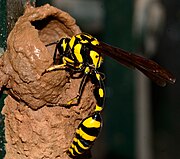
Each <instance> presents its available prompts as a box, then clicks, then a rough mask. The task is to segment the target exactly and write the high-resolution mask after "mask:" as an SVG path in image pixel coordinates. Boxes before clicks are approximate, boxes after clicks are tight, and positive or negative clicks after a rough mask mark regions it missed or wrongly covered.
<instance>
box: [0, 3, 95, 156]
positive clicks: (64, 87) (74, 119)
mask: <svg viewBox="0 0 180 159" xmlns="http://www.w3.org/2000/svg"><path fill="white" fill-rule="evenodd" d="M80 32H81V31H80V29H79V27H78V26H77V25H76V23H75V20H74V19H73V18H72V17H71V16H70V15H69V14H68V13H66V12H63V11H61V10H59V9H57V8H54V7H52V6H50V5H44V6H42V7H39V8H34V7H31V6H30V7H27V8H26V10H25V13H24V15H23V16H21V17H20V18H19V19H18V21H17V22H16V24H15V27H14V29H13V30H12V31H11V33H10V35H9V37H8V40H7V50H6V52H5V53H4V54H3V56H2V57H1V58H0V77H1V80H0V88H1V90H6V92H7V94H8V96H7V98H6V99H5V106H4V108H3V111H2V113H3V114H4V115H5V137H6V141H7V143H6V156H5V159H12V158H13V159H26V158H27V159H41V158H43V159H55V158H57V159H67V158H69V157H68V156H67V155H66V153H65V152H66V150H67V149H68V148H69V146H70V143H71V141H72V139H73V137H74V132H75V129H76V128H77V126H78V124H79V123H80V121H81V120H82V119H83V118H85V117H86V116H88V115H89V114H90V113H91V112H92V111H93V109H94V107H95V99H94V96H93V85H92V84H91V82H90V81H89V82H87V84H86V86H85V89H84V91H83V94H82V97H81V100H80V104H79V105H78V106H73V107H70V108H65V107H60V106H56V107H48V106H47V103H51V104H57V103H66V102H67V101H69V100H70V99H72V98H73V97H75V96H76V94H77V92H78V88H79V84H80V81H81V78H75V79H72V78H70V75H69V73H68V72H66V71H65V70H57V71H52V72H48V73H45V74H43V72H44V71H45V69H47V68H48V67H50V66H51V65H52V64H53V53H54V46H50V47H45V45H46V44H48V43H50V42H53V41H56V40H58V39H60V38H62V37H72V36H73V35H75V34H77V33H80ZM42 74H43V75H42Z"/></svg>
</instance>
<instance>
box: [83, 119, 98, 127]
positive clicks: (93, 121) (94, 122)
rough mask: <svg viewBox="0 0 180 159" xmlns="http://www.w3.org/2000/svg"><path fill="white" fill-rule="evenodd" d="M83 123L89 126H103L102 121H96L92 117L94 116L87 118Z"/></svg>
mask: <svg viewBox="0 0 180 159" xmlns="http://www.w3.org/2000/svg"><path fill="white" fill-rule="evenodd" d="M83 125H84V126H85V127H87V128H92V127H94V128H99V127H100V126H101V123H100V122H99V121H96V120H94V119H92V117H90V118H87V119H86V120H85V121H84V122H83Z"/></svg>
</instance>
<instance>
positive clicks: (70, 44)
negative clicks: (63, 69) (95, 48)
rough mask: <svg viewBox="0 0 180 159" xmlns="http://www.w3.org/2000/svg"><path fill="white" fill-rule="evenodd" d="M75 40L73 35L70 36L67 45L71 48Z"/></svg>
mask: <svg viewBox="0 0 180 159" xmlns="http://www.w3.org/2000/svg"><path fill="white" fill-rule="evenodd" d="M75 40H76V38H75V37H74V36H73V37H72V38H71V40H70V42H69V46H70V48H71V49H72V48H73V46H74V42H75Z"/></svg>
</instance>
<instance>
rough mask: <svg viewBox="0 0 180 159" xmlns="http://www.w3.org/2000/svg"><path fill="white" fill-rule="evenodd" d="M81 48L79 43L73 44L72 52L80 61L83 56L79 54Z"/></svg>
mask: <svg viewBox="0 0 180 159" xmlns="http://www.w3.org/2000/svg"><path fill="white" fill-rule="evenodd" d="M81 48H82V45H81V44H76V45H75V46H74V54H75V56H76V58H77V60H78V61H79V62H80V63H82V62H83V58H82V56H81Z"/></svg>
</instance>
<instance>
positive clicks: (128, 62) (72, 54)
mask: <svg viewBox="0 0 180 159" xmlns="http://www.w3.org/2000/svg"><path fill="white" fill-rule="evenodd" d="M53 44H55V45H56V47H55V51H54V64H55V65H53V66H52V67H50V68H48V69H47V70H46V72H48V71H53V70H55V69H62V68H68V69H70V70H73V71H75V72H81V73H83V77H82V80H81V83H80V86H79V91H78V93H77V96H76V97H75V98H73V99H72V100H70V101H69V102H68V103H67V105H71V104H72V103H73V102H74V101H77V102H79V100H80V97H81V95H82V91H83V87H84V85H85V83H86V79H87V77H91V80H92V81H93V82H94V84H95V89H94V95H95V98H96V107H95V110H94V112H93V114H91V115H90V116H88V117H86V118H85V119H83V120H82V121H81V123H80V124H79V126H78V128H77V130H76V134H75V137H74V139H73V141H72V144H71V146H70V148H69V150H68V151H67V153H68V154H69V155H70V156H72V157H76V156H78V155H81V154H83V153H84V152H86V151H87V150H89V149H90V148H91V146H92V144H93V143H94V141H95V140H96V138H97V137H98V134H99V132H100V129H101V127H102V119H101V112H102V110H103V106H104V98H105V88H104V83H103V78H104V77H102V74H101V73H100V72H99V71H98V68H99V67H100V66H101V63H102V61H103V57H102V55H103V54H105V55H107V56H110V57H112V58H113V59H115V60H117V61H118V62H120V64H122V65H125V66H127V67H130V68H137V69H138V70H140V71H141V72H143V73H144V74H145V75H146V76H148V77H149V78H150V79H151V80H153V81H154V82H155V83H157V84H158V85H160V86H165V85H166V84H167V83H171V84H173V83H175V78H174V77H173V75H172V74H171V73H170V72H168V71H167V70H166V69H164V68H163V67H161V66H160V65H158V64H157V63H156V62H154V61H152V60H149V59H146V58H144V57H141V56H138V55H135V54H131V53H129V52H126V51H124V50H122V49H120V48H116V47H112V46H110V45H108V44H106V43H103V42H101V41H98V40H97V39H96V38H94V37H93V36H91V35H89V34H87V33H80V34H77V35H75V36H73V37H72V38H62V39H60V40H59V41H57V42H53V43H50V44H47V45H46V46H50V45H53ZM57 53H59V61H58V64H56V63H57V61H56V57H57Z"/></svg>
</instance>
